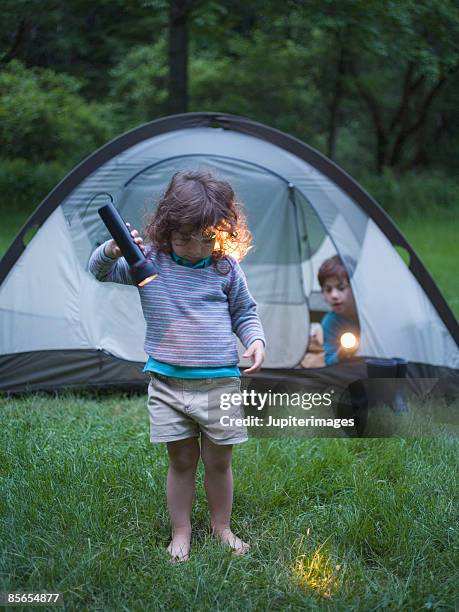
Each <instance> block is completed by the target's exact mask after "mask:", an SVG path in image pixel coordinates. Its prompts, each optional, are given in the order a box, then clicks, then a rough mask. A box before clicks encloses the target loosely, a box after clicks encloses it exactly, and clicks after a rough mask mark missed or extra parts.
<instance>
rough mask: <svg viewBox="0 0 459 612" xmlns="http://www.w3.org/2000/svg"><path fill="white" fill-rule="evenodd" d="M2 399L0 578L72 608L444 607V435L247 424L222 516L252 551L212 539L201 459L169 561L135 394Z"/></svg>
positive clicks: (160, 460) (450, 580) (160, 497)
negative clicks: (182, 553) (374, 435)
mask: <svg viewBox="0 0 459 612" xmlns="http://www.w3.org/2000/svg"><path fill="white" fill-rule="evenodd" d="M0 408H1V409H0V419H1V424H0V426H1V428H2V431H3V436H2V445H1V461H0V474H1V495H0V507H1V514H2V521H1V524H0V529H1V533H0V538H1V541H2V551H1V557H0V563H1V576H2V578H1V581H2V584H1V585H0V588H1V589H3V590H12V591H14V590H18V591H40V590H44V591H52V592H63V593H64V601H65V606H66V608H67V609H79V610H80V609H81V610H89V609H90V610H144V609H154V610H156V609H158V610H168V609H173V608H177V609H187V610H189V609H195V608H198V607H199V609H202V610H240V609H244V610H263V609H266V608H267V607H268V606H269V607H270V608H272V609H278V610H280V609H281V610H299V609H310V610H316V609H317V610H322V609H327V610H343V609H346V610H376V609H393V610H401V609H403V610H419V609H441V610H448V609H450V610H453V609H454V602H455V596H456V594H457V593H456V585H457V574H456V568H457V558H455V557H454V551H455V550H456V551H457V545H458V544H459V542H458V538H457V490H458V488H457V479H456V470H457V450H458V445H457V442H456V441H453V440H451V439H448V438H445V437H439V438H436V439H410V440H404V439H390V440H347V439H346V440H343V439H340V440H338V439H336V440H330V439H327V440H325V439H322V440H318V439H312V440H311V439H309V440H298V439H290V440H288V441H287V440H285V439H284V440H276V439H256V438H252V439H250V440H249V442H247V443H246V444H243V445H241V446H240V447H238V448H237V449H236V451H235V456H234V474H235V501H234V515H233V527H234V529H235V531H237V532H238V533H239V534H240V535H241V536H242V537H243V538H247V540H249V541H250V542H251V544H252V552H251V554H250V555H249V556H247V557H245V558H235V557H233V556H232V555H231V554H230V553H229V552H228V551H226V549H225V548H224V547H222V546H221V545H219V544H218V543H215V542H214V541H213V540H212V539H211V538H210V536H209V533H208V511H207V504H206V500H205V497H204V494H203V484H202V471H201V469H200V471H199V474H198V487H197V497H196V501H195V506H194V511H193V523H194V539H193V548H192V556H191V560H190V561H189V562H188V563H186V564H180V565H173V564H170V563H169V561H168V555H167V553H166V552H165V545H166V544H167V541H168V536H169V528H168V518H167V512H166V505H165V494H164V481H165V475H166V471H167V458H166V450H165V448H164V446H163V445H151V444H150V442H149V439H148V415H147V411H146V405H145V399H144V397H143V396H142V397H128V396H123V395H117V396H111V397H108V398H105V399H104V401H99V399H97V398H91V397H82V396H75V395H73V394H67V395H64V396H61V397H49V396H45V395H34V396H29V397H24V398H9V399H8V398H3V399H1V400H0ZM455 547H456V548H455Z"/></svg>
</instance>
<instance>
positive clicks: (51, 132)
mask: <svg viewBox="0 0 459 612" xmlns="http://www.w3.org/2000/svg"><path fill="white" fill-rule="evenodd" d="M2 12H3V20H2V27H1V31H0V119H1V121H0V142H1V145H2V146H1V150H0V194H1V196H0V204H1V205H3V206H7V207H11V206H14V207H15V208H19V209H21V210H24V211H29V210H31V209H33V208H35V206H36V205H37V204H38V203H39V201H40V200H41V198H42V197H43V196H44V195H45V194H46V193H47V192H48V190H49V189H50V188H51V187H52V186H53V185H54V184H55V183H56V180H57V179H58V178H60V177H62V176H63V175H64V174H65V173H66V172H67V171H68V170H70V169H71V168H72V167H73V166H74V165H75V164H76V163H77V162H78V161H80V160H81V159H83V158H84V157H85V156H87V155H88V154H90V153H91V152H92V151H93V150H94V149H95V148H97V147H98V146H100V145H102V144H103V143H105V142H107V140H109V139H111V138H113V137H115V136H116V135H119V134H120V133H122V132H123V131H125V130H126V129H129V128H131V127H133V126H136V125H138V124H140V123H143V122H146V121H150V120H153V119H155V118H158V117H160V116H164V115H167V114H169V113H171V112H174V111H175V109H180V110H191V111H197V110H199V111H204V110H214V111H215V110H218V111H222V112H229V113H234V114H239V115H243V116H248V117H250V118H252V119H255V120H258V121H261V122H264V123H267V124H268V125H271V126H273V127H276V128H279V129H281V130H285V131H287V132H289V133H291V134H293V135H294V136H297V137H298V138H300V139H303V140H305V141H306V142H308V143H309V144H311V145H312V146H314V147H317V148H318V149H319V150H321V151H322V152H324V153H326V154H327V155H329V156H330V157H331V158H333V159H335V160H336V161H337V162H338V163H339V164H341V165H342V166H343V167H344V168H345V169H346V170H348V171H349V172H350V173H351V174H353V175H354V176H355V177H356V178H357V179H361V180H363V182H364V184H366V185H368V186H369V187H370V188H371V190H372V193H373V194H374V195H375V196H376V197H377V198H379V199H380V200H381V202H382V204H383V205H384V206H385V207H386V208H388V209H389V210H391V211H395V212H400V213H405V212H409V211H410V208H412V198H408V199H407V198H405V197H404V198H401V197H398V193H399V191H400V190H399V189H398V187H397V186H398V185H400V184H401V185H402V186H403V185H404V184H406V185H410V186H413V185H414V184H416V183H418V182H419V181H424V179H425V180H426V184H427V185H428V186H429V187H428V192H429V193H430V194H431V196H430V198H429V199H428V201H424V200H425V198H423V203H422V205H423V206H427V207H435V206H436V205H437V203H438V204H440V203H441V206H442V207H444V206H445V204H446V206H448V207H451V206H453V205H456V203H457V189H455V187H454V185H453V184H452V182H454V178H453V177H455V175H456V174H457V170H458V164H459V162H458V159H459V93H458V90H459V88H458V85H459V42H458V41H459V8H458V6H457V3H456V2H454V1H452V0H434V1H431V0H421V1H414V0H403V1H402V2H395V1H386V2H380V1H379V0H365V1H363V0H346V2H338V1H337V0H327V1H325V2H324V1H321V2H317V1H313V0H303V1H299V0H286V1H285V2H283V3H278V2H274V1H273V0H266V1H263V2H261V0H254V1H253V2H250V3H247V2H242V0H231V1H229V2H219V1H216V0H170V1H167V0H101V1H99V2H97V3H93V2H89V0H68V1H67V2H65V3H60V2H56V1H55V0H40V1H38V0H19V1H18V0H4V2H3V3H2ZM183 33H185V39H184V40H185V44H184V45H182V47H179V52H178V55H179V56H180V57H178V59H179V62H180V61H181V62H182V66H183V65H185V66H186V68H187V73H186V74H184V79H185V85H186V87H185V89H183V88H182V89H180V88H178V89H177V88H175V89H174V87H175V85H174V83H175V81H174V78H173V77H177V75H178V73H179V72H180V70H179V65H178V64H177V53H176V54H175V56H174V55H173V54H172V52H171V46H172V45H173V44H174V41H177V40H178V39H179V38H180V36H181V35H183ZM375 177H376V178H375ZM378 177H381V178H380V179H379V178H378ZM405 177H408V178H406V183H405ZM445 179H446V183H445ZM434 184H435V185H436V186H435V189H433V191H432V185H434ZM437 188H438V194H437ZM401 191H402V192H403V193H405V191H408V192H409V189H408V188H407V189H406V190H405V189H404V188H403V187H402V188H401Z"/></svg>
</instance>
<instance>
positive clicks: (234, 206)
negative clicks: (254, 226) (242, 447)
mask: <svg viewBox="0 0 459 612" xmlns="http://www.w3.org/2000/svg"><path fill="white" fill-rule="evenodd" d="M128 225H129V224H128ZM131 234H132V236H133V237H134V238H135V241H136V242H137V243H138V244H139V245H140V246H141V248H142V249H144V251H145V253H146V255H147V257H149V258H151V260H152V261H153V263H154V264H155V266H156V269H157V272H158V276H157V277H156V278H155V279H154V280H153V281H152V282H150V283H149V284H147V285H145V286H144V287H139V288H138V290H139V294H140V300H141V304H142V309H143V313H144V317H145V320H146V324H147V328H146V338H145V344H144V349H145V352H146V353H147V355H148V360H147V363H146V364H145V368H144V371H145V372H149V374H150V377H151V382H150V384H149V388H148V410H149V415H150V440H151V442H153V443H155V442H166V443H167V450H168V455H169V470H168V474H167V487H166V488H167V504H168V509H169V515H170V521H171V530H172V538H171V542H170V544H169V546H168V551H169V553H170V554H171V556H172V559H173V560H177V561H185V560H187V559H188V555H189V550H190V542H191V509H192V504H193V498H194V493H195V475H196V468H197V464H198V460H199V457H201V459H202V461H203V463H204V469H205V480H204V485H205V490H206V495H207V500H208V503H209V510H210V517H211V527H212V533H213V535H214V536H216V537H217V538H219V539H220V540H221V541H223V542H224V543H226V544H227V545H229V546H230V547H231V548H232V549H233V550H234V552H235V554H244V553H245V552H247V550H248V549H249V545H248V544H247V543H245V542H243V541H242V540H241V539H240V538H238V537H237V536H236V535H235V534H234V533H233V532H232V531H231V527H230V519H231V509H232V502H233V475H232V469H231V456H232V448H233V444H239V443H241V442H245V441H246V440H247V439H248V437H247V430H246V428H245V426H241V425H238V422H239V423H240V422H241V420H240V417H243V416H244V414H243V411H242V408H241V407H240V406H239V405H232V406H231V407H230V408H229V409H228V404H230V403H231V402H228V398H231V396H232V394H234V393H239V391H240V372H239V369H238V367H237V363H238V360H239V359H238V353H237V345H236V338H235V336H234V334H236V335H237V336H238V337H239V339H240V340H241V342H242V344H243V345H244V346H245V348H246V352H245V353H244V357H247V358H250V359H251V361H252V365H251V367H250V368H248V369H246V370H245V371H244V373H247V374H250V373H253V372H257V371H258V370H259V369H260V367H261V365H262V363H263V360H264V347H265V339H264V334H263V329H262V326H261V323H260V319H259V318H258V315H257V313H256V304H255V301H254V300H253V298H252V296H251V295H250V293H249V290H248V288H247V283H246V279H245V276H244V273H243V271H242V269H241V267H240V266H239V263H238V261H237V260H238V259H241V258H242V257H243V256H244V255H245V254H246V253H247V250H248V248H249V245H250V242H251V234H250V232H249V231H248V229H247V225H246V220H245V216H244V214H243V213H242V211H241V208H240V206H239V204H238V203H237V202H236V200H235V195H234V192H233V189H232V188H231V186H230V185H229V183H227V182H226V181H222V180H218V179H217V178H216V177H215V176H214V175H212V174H211V173H209V172H202V171H185V172H178V173H177V174H175V175H174V176H173V178H172V180H171V182H170V184H169V186H168V188H167V190H166V192H165V194H164V195H163V197H162V198H161V200H160V202H159V205H158V207H157V209H156V211H155V212H154V213H153V214H152V215H151V217H150V218H149V219H148V220H147V225H146V228H145V232H144V234H145V238H146V242H147V243H148V246H147V248H145V247H144V245H143V240H142V238H141V237H140V236H139V233H138V232H137V230H132V232H131ZM231 254H233V255H234V256H232V255H231ZM236 255H237V257H236ZM89 269H90V271H91V272H92V273H93V274H94V275H95V277H96V278H97V279H98V280H100V281H109V282H118V283H124V284H133V283H132V280H131V278H130V276H129V273H128V265H127V262H126V260H125V259H124V258H123V257H121V252H120V250H119V248H118V246H117V245H116V243H115V242H114V241H113V240H109V241H107V242H105V243H104V244H102V245H101V246H100V247H98V248H97V249H96V250H95V251H94V253H93V254H92V256H91V259H90V262H89ZM233 332H234V334H233ZM223 397H225V402H223V403H222V398H223ZM239 403H240V402H239ZM235 404H237V402H235ZM222 405H223V406H224V408H225V410H224V412H222V410H223V408H222ZM222 416H225V417H226V418H225V419H221V417H222ZM223 423H224V424H223ZM199 437H200V444H199V442H198V440H199Z"/></svg>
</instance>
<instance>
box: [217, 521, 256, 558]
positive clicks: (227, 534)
mask: <svg viewBox="0 0 459 612" xmlns="http://www.w3.org/2000/svg"><path fill="white" fill-rule="evenodd" d="M212 535H214V536H215V537H216V538H218V539H219V540H220V541H221V542H223V543H224V544H228V546H229V547H230V548H232V549H233V554H234V555H245V553H247V552H248V551H249V550H250V544H247V542H243V541H242V540H241V539H240V538H238V537H237V536H236V535H235V534H234V533H233V532H232V531H231V529H230V528H229V527H225V528H223V529H219V528H217V527H214V528H213V529H212Z"/></svg>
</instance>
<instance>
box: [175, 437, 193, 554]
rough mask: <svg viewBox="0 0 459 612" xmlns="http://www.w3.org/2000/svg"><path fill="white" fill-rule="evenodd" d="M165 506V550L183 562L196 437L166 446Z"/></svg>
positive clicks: (187, 547)
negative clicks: (167, 522)
mask: <svg viewBox="0 0 459 612" xmlns="http://www.w3.org/2000/svg"><path fill="white" fill-rule="evenodd" d="M167 451H168V453H169V471H168V473H167V507H168V509H169V516H170V521H171V528H172V539H171V542H170V544H169V546H168V548H167V550H168V551H169V552H170V554H171V556H172V558H173V559H174V560H176V561H186V560H187V559H188V555H189V552H190V542H191V509H192V506H193V498H194V493H195V478H196V466H197V464H198V461H199V443H198V439H197V438H187V439H186V440H177V441H176V442H168V443H167Z"/></svg>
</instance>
